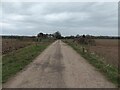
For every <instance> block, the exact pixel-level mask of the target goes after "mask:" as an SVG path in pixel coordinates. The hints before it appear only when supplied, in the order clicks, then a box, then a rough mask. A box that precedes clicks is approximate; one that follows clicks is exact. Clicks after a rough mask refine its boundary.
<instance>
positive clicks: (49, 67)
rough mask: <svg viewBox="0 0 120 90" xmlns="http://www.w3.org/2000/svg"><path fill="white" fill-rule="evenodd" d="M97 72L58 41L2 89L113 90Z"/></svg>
mask: <svg viewBox="0 0 120 90" xmlns="http://www.w3.org/2000/svg"><path fill="white" fill-rule="evenodd" d="M114 87H115V85H114V84H112V83H111V82H109V81H108V80H107V79H106V78H105V77H104V76H103V75H102V74H101V73H100V72H98V71H97V70H96V69H95V68H94V67H93V66H91V65H90V64H89V63H88V62H87V61H86V60H85V59H84V58H82V57H81V56H80V55H79V54H77V53H76V52H75V51H74V50H73V49H72V48H71V47H69V46H68V45H66V44H65V43H63V42H62V41H60V40H57V41H56V42H54V43H53V44H52V45H50V46H49V47H48V48H47V49H46V50H45V51H44V52H43V53H42V54H41V55H39V56H38V57H37V58H36V59H35V60H34V61H33V62H32V63H31V64H29V65H28V66H27V67H26V68H25V69H24V70H22V71H21V72H19V73H18V74H17V75H16V76H15V77H13V78H11V79H10V80H9V81H8V82H7V83H5V84H4V85H3V88H114Z"/></svg>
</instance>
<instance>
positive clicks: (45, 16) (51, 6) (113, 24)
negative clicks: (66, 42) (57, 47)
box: [1, 2, 118, 35]
mask: <svg viewBox="0 0 120 90" xmlns="http://www.w3.org/2000/svg"><path fill="white" fill-rule="evenodd" d="M117 9H118V7H117V3H112V2H111V3H109V2H106V3H95V2H92V3H90V2H88V3H82V2H81V3H80V2H77V3H75V2H71V3H66V2H63V3H30V2H27V3H25V2H24V3H13V2H11V3H3V4H2V15H3V18H2V22H1V23H3V33H2V34H18V35H36V34H37V33H38V32H44V33H53V32H55V31H60V32H61V33H62V34H63V35H76V34H92V35H117V34H118V33H117V19H118V16H117V15H118V14H117ZM7 24H8V26H7ZM10 27H11V28H10ZM9 28H10V29H9Z"/></svg>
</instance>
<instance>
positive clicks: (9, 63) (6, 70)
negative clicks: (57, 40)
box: [2, 42, 52, 83]
mask: <svg viewBox="0 0 120 90" xmlns="http://www.w3.org/2000/svg"><path fill="white" fill-rule="evenodd" d="M50 43H52V42H42V43H40V44H37V45H36V44H33V45H30V46H28V47H25V48H21V49H19V50H16V51H14V52H11V53H9V54H6V55H4V56H3V57H2V83H5V82H6V81H7V80H8V79H9V78H10V77H11V76H13V75H15V74H16V73H17V72H19V71H20V70H22V69H23V68H24V67H25V66H26V65H28V64H29V63H30V62H32V61H33V59H34V58H35V57H36V56H38V55H39V54H40V53H41V52H42V51H43V50H44V49H45V48H46V47H47V46H48V45H49V44H50Z"/></svg>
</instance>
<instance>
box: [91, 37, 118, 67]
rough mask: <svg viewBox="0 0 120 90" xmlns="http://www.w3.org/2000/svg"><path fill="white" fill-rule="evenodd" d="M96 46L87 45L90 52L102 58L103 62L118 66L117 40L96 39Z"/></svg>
mask: <svg viewBox="0 0 120 90" xmlns="http://www.w3.org/2000/svg"><path fill="white" fill-rule="evenodd" d="M95 41H96V46H89V50H90V52H94V53H96V54H97V55H99V56H101V57H103V58H104V60H105V62H106V63H108V64H112V65H114V66H116V67H118V40H113V39H96V40H95Z"/></svg>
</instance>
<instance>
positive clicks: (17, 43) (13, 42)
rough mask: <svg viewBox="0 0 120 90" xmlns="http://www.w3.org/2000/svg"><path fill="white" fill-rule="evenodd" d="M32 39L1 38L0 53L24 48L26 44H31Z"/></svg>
mask: <svg viewBox="0 0 120 90" xmlns="http://www.w3.org/2000/svg"><path fill="white" fill-rule="evenodd" d="M32 43H33V42H32V41H27V40H18V39H2V54H6V53H9V52H12V51H14V50H18V49H20V48H24V47H26V46H28V45H31V44H32Z"/></svg>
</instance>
